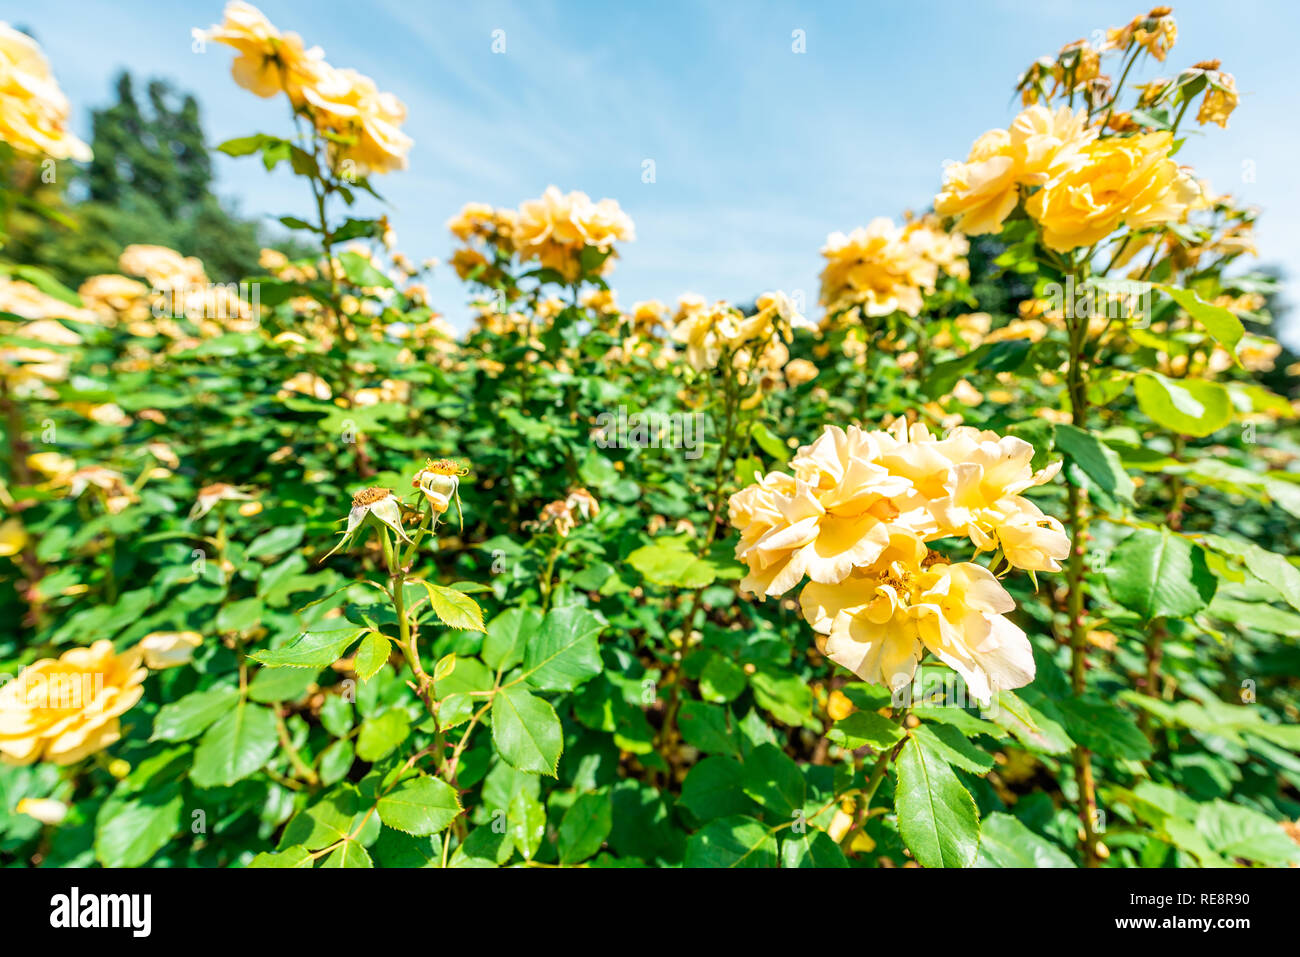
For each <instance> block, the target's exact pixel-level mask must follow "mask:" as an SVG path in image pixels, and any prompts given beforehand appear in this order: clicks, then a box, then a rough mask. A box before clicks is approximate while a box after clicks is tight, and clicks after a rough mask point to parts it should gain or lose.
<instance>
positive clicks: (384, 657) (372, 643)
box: [354, 631, 393, 681]
mask: <svg viewBox="0 0 1300 957" xmlns="http://www.w3.org/2000/svg"><path fill="white" fill-rule="evenodd" d="M392 650H393V643H392V642H391V641H389V639H388V637H387V636H386V635H381V634H380V633H379V632H377V631H372V632H369V633H368V634H367V635H366V637H364V638H362V639H361V644H360V645H358V646H357V654H356V660H355V664H354V668H355V670H356V673H357V677H358V678H360V679H361V680H362V681H369V680H370V679H371V678H373V677H374V676H375V675H376V674H377V673H378V672H379V669H381V668H383V667H384V665H386V664H387V663H388V656H389V654H390V653H391V652H392Z"/></svg>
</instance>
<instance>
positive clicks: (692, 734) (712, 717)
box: [677, 701, 740, 757]
mask: <svg viewBox="0 0 1300 957" xmlns="http://www.w3.org/2000/svg"><path fill="white" fill-rule="evenodd" d="M727 717H728V715H727V709H726V708H723V707H720V706H718V705H713V704H705V703H704V702H703V701H685V702H683V703H682V706H681V710H680V711H679V712H678V715H677V727H678V729H679V730H680V731H681V735H682V738H683V739H684V740H685V741H686V743H687V744H689V745H691V746H692V747H696V748H699V749H700V750H701V751H703V752H704V753H705V754H729V755H732V756H733V757H739V756H740V746H739V743H738V742H737V741H736V736H735V734H734V733H733V732H732V729H731V727H730V726H729V723H728V720H727Z"/></svg>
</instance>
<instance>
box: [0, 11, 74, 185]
mask: <svg viewBox="0 0 1300 957" xmlns="http://www.w3.org/2000/svg"><path fill="white" fill-rule="evenodd" d="M69 112H70V109H69V106H68V100H67V97H65V96H64V95H63V91H62V90H60V89H59V84H58V83H57V82H55V80H54V77H53V75H51V73H50V65H49V63H48V62H47V61H46V59H45V55H44V54H43V53H41V48H40V46H39V45H38V44H37V42H36V41H35V40H33V39H32V38H31V37H29V36H28V35H27V34H25V33H20V32H19V31H17V30H15V29H14V28H13V27H11V26H9V24H7V23H4V22H0V140H3V141H4V142H6V143H8V144H9V145H10V146H12V147H13V148H14V149H16V150H18V151H20V152H23V153H32V154H36V155H38V156H49V157H52V158H53V159H63V160H66V159H72V160H77V161H78V162H82V163H86V162H89V161H90V159H91V152H90V147H89V146H87V145H86V144H85V143H83V142H82V141H81V140H79V139H77V137H75V136H73V135H72V134H71V133H70V132H68V115H69Z"/></svg>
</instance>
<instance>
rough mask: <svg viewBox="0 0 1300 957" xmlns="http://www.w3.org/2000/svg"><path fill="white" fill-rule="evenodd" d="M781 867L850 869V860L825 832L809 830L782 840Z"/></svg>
mask: <svg viewBox="0 0 1300 957" xmlns="http://www.w3.org/2000/svg"><path fill="white" fill-rule="evenodd" d="M785 833H787V834H788V832H785ZM781 866H782V867H848V866H849V860H848V858H847V857H845V856H844V852H843V851H841V850H840V846H839V845H838V844H836V843H835V841H833V840H832V839H831V837H830V835H829V834H827V833H826V832H825V831H814V830H807V831H805V832H804V833H803V834H790V835H789V836H788V837H784V838H783V839H782V841H781Z"/></svg>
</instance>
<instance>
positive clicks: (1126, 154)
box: [1025, 132, 1199, 252]
mask: <svg viewBox="0 0 1300 957" xmlns="http://www.w3.org/2000/svg"><path fill="white" fill-rule="evenodd" d="M1172 147H1173V137H1172V136H1171V135H1170V134H1169V133H1167V132H1161V133H1145V134H1142V135H1140V136H1131V137H1112V138H1109V139H1104V140H1098V141H1096V142H1093V143H1089V144H1088V145H1087V146H1085V147H1084V148H1083V149H1082V150H1081V151H1080V154H1079V162H1078V163H1077V165H1074V166H1072V167H1071V168H1070V169H1068V170H1067V171H1066V172H1064V173H1063V174H1061V175H1060V176H1059V177H1057V178H1056V179H1054V180H1053V181H1051V182H1050V183H1048V184H1047V185H1046V186H1044V187H1043V188H1042V189H1041V190H1039V191H1038V192H1037V193H1035V194H1034V195H1033V196H1031V197H1030V198H1029V200H1028V202H1027V203H1026V204H1025V208H1026V210H1027V211H1028V212H1029V215H1030V216H1032V217H1033V218H1034V219H1035V220H1037V222H1038V224H1039V225H1040V226H1041V227H1042V230H1043V242H1044V243H1045V244H1046V245H1047V246H1048V247H1049V248H1051V249H1055V250H1058V251H1060V252H1068V251H1070V250H1072V249H1077V248H1079V247H1080V246H1091V245H1092V244H1093V243H1095V242H1099V241H1100V240H1102V239H1105V238H1106V237H1107V236H1109V235H1110V234H1111V233H1113V232H1114V231H1115V230H1116V229H1118V228H1119V227H1120V226H1121V225H1126V226H1128V227H1129V228H1130V229H1139V228H1141V227H1143V226H1154V225H1157V224H1160V223H1170V222H1177V221H1178V220H1181V219H1182V218H1183V217H1184V216H1185V215H1186V213H1187V209H1188V207H1189V205H1190V204H1192V203H1193V202H1194V201H1195V200H1196V197H1197V196H1198V195H1199V189H1198V188H1197V186H1196V183H1195V181H1194V180H1193V179H1192V178H1191V177H1190V176H1188V175H1187V174H1186V173H1184V172H1183V171H1181V170H1180V169H1179V168H1178V166H1177V164H1175V163H1174V161H1173V160H1172V159H1170V158H1169V151H1170V149H1171V148H1172Z"/></svg>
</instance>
